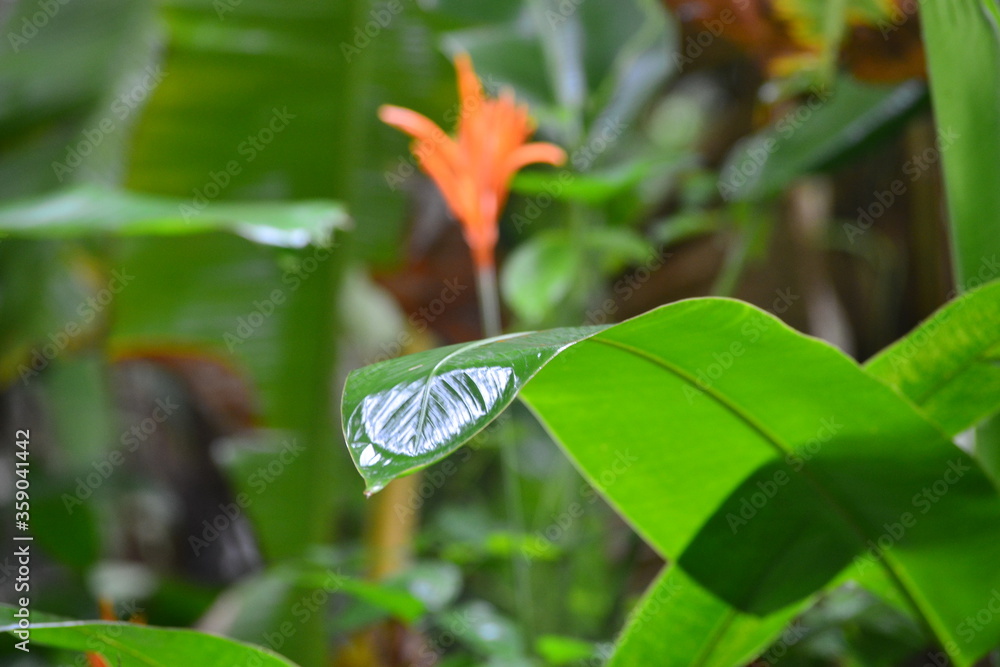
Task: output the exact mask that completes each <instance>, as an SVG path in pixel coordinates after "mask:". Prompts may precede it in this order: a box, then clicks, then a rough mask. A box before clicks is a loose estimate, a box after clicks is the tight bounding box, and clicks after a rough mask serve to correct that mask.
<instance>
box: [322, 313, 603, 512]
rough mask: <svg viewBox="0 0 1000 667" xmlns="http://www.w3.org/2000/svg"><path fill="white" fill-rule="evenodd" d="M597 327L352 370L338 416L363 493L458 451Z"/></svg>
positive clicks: (517, 338) (511, 337)
mask: <svg viewBox="0 0 1000 667" xmlns="http://www.w3.org/2000/svg"><path fill="white" fill-rule="evenodd" d="M598 331H600V327H581V328H577V329H561V330H559V331H556V332H542V333H532V334H513V335H509V336H500V337H499V338H493V339H488V340H485V341H478V342H475V343H466V344H463V345H452V346H449V347H442V348H438V349H436V350H431V351H429V352H425V353H423V354H420V355H413V356H407V357H400V358H398V359H391V360H389V361H385V362H382V363H380V364H375V365H374V366H367V367H365V368H362V369H360V370H356V371H354V372H353V373H351V375H350V378H349V379H348V382H347V385H346V386H345V388H344V399H343V405H342V406H341V412H342V415H343V419H344V433H345V435H346V437H347V446H348V448H349V449H350V452H351V457H352V458H353V459H354V465H355V466H357V468H358V471H359V472H360V473H361V476H362V477H364V478H365V482H366V483H367V487H368V488H367V491H366V493H368V494H369V495H370V494H373V493H376V492H378V491H380V490H382V489H383V488H384V487H385V485H386V484H388V483H389V482H390V481H392V480H393V479H395V478H397V477H400V476H402V475H405V474H407V473H411V472H414V471H416V470H419V469H421V468H424V467H426V466H428V465H430V464H431V463H434V462H435V461H438V460H440V459H442V458H444V457H445V456H447V455H448V454H450V453H451V452H453V451H455V450H456V449H458V448H459V447H460V446H461V445H462V443H464V442H465V441H466V440H468V439H469V438H471V437H472V436H474V435H475V434H476V433H478V432H479V431H480V430H482V429H483V428H484V427H485V426H486V425H487V424H488V423H489V422H490V421H492V420H493V419H494V418H496V417H497V415H499V414H500V413H501V412H503V409H504V408H506V407H507V406H508V405H510V402H511V401H512V400H514V396H516V395H517V392H518V390H519V389H520V388H521V387H522V386H524V383H525V382H527V381H528V380H529V379H531V377H532V376H533V375H534V374H535V373H537V372H538V370H539V369H540V368H541V367H542V366H543V365H544V364H545V363H546V362H547V361H549V360H550V359H551V358H552V357H554V356H555V355H556V354H558V353H559V352H560V350H562V349H564V348H565V347H566V346H568V345H572V344H573V343H575V342H577V341H579V340H581V339H583V338H586V337H587V336H591V335H593V334H594V333H596V332H598Z"/></svg>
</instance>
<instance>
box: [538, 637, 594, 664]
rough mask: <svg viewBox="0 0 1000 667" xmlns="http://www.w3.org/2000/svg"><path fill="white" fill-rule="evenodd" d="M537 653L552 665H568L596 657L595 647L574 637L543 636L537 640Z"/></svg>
mask: <svg viewBox="0 0 1000 667" xmlns="http://www.w3.org/2000/svg"><path fill="white" fill-rule="evenodd" d="M535 652H536V653H537V654H538V655H540V656H542V658H543V659H544V660H545V662H547V663H548V664H550V665H566V664H569V663H575V662H578V661H580V660H586V659H587V658H589V657H590V656H592V655H594V645H593V644H592V643H591V642H585V641H581V640H579V639H574V638H573V637H560V636H559V635H542V636H541V637H539V638H538V639H536V640H535Z"/></svg>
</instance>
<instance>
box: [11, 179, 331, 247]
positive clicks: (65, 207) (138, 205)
mask: <svg viewBox="0 0 1000 667" xmlns="http://www.w3.org/2000/svg"><path fill="white" fill-rule="evenodd" d="M347 226H348V218H347V214H346V213H345V212H344V209H343V207H341V206H339V205H338V204H334V203H330V202H304V203H293V204H289V203H284V202H282V203H278V202H274V203H272V202H253V203H216V204H200V203H196V202H194V201H191V200H185V199H170V198H166V197H154V196H150V195H142V194H136V193H130V192H125V191H121V190H110V189H105V188H99V187H95V186H77V187H74V188H71V189H68V190H63V191H60V192H57V193H54V194H49V195H45V196H42V197H36V198H33V199H29V200H25V201H17V202H8V203H5V204H4V205H3V206H2V207H0V229H3V230H4V231H7V232H9V233H11V234H14V235H17V236H24V237H33V238H53V237H55V238H65V237H74V236H81V235H88V234H89V235H95V234H126V235H139V234H145V235H159V234H163V235H179V234H196V233H199V232H206V231H229V232H233V233H236V234H239V235H240V236H243V237H245V238H247V239H249V240H251V241H255V242H257V243H262V244H266V245H275V246H286V247H295V248H299V247H302V246H306V245H309V244H310V243H327V242H329V240H330V238H331V236H332V234H333V231H334V230H335V229H345V228H346V227H347Z"/></svg>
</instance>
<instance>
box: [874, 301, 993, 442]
mask: <svg viewBox="0 0 1000 667" xmlns="http://www.w3.org/2000/svg"><path fill="white" fill-rule="evenodd" d="M865 370H867V371H868V372H869V373H870V374H871V375H874V376H875V377H877V378H879V379H880V380H882V381H883V382H885V383H886V384H888V385H890V386H891V387H893V388H895V389H896V390H897V391H899V393H901V394H902V395H903V396H905V397H906V398H908V399H909V400H910V401H911V402H912V403H913V404H914V405H916V406H917V407H919V408H920V410H921V412H923V413H924V415H926V416H927V417H928V418H929V419H931V420H933V421H935V422H936V423H937V424H939V425H940V426H941V428H942V429H944V431H945V433H947V434H949V435H956V434H958V433H960V432H962V431H964V430H965V429H967V428H970V427H972V426H975V425H976V424H977V423H979V422H980V421H981V420H983V419H985V418H986V417H989V416H990V415H993V414H994V413H996V411H997V410H998V409H1000V282H993V283H990V284H989V285H986V286H985V287H981V288H979V289H977V290H974V291H972V292H969V293H967V294H964V295H962V296H960V297H958V298H957V299H955V300H954V301H951V302H950V303H948V304H947V305H946V306H945V307H943V308H942V309H941V310H939V311H937V312H936V313H934V315H933V316H932V317H930V318H929V319H928V320H927V321H925V322H924V323H922V324H921V325H920V326H919V327H917V328H916V329H914V330H913V331H912V332H910V333H909V334H908V335H907V336H906V337H905V338H903V339H901V340H899V341H897V342H896V343H895V344H893V345H892V346H890V347H888V348H886V349H885V350H883V351H882V352H880V353H879V354H878V355H877V356H876V357H874V358H873V359H871V360H870V361H868V363H867V364H865Z"/></svg>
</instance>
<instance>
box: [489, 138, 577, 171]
mask: <svg viewBox="0 0 1000 667" xmlns="http://www.w3.org/2000/svg"><path fill="white" fill-rule="evenodd" d="M538 162H544V163H546V164H551V165H554V166H559V165H561V164H563V163H564V162H566V151H564V150H563V149H561V148H559V147H558V146H556V145H555V144H550V143H546V142H543V141H537V142H535V143H532V144H524V145H523V146H519V147H517V148H516V149H514V151H513V152H511V153H510V155H508V156H507V159H506V160H505V161H504V165H503V170H504V173H506V174H507V175H508V178H509V177H512V176H513V175H514V174H515V173H516V172H517V171H518V170H520V169H521V168H523V167H525V166H526V165H529V164H535V163H538Z"/></svg>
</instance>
